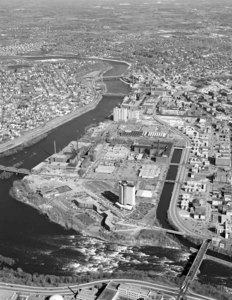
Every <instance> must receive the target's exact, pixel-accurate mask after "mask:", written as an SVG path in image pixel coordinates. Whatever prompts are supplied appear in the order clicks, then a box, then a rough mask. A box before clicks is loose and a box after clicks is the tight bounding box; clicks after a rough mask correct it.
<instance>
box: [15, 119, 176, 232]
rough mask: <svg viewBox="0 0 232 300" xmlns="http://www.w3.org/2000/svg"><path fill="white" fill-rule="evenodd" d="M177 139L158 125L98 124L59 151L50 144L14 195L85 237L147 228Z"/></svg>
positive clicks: (154, 217) (17, 187)
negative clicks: (50, 151)
mask: <svg viewBox="0 0 232 300" xmlns="http://www.w3.org/2000/svg"><path fill="white" fill-rule="evenodd" d="M148 123H149V124H148ZM159 133H160V134H159ZM172 134H173V133H172ZM175 138H176V137H173V136H171V135H170V134H169V132H168V131H167V129H166V128H165V127H163V126H162V125H160V124H159V123H157V122H156V121H152V122H151V121H149V122H147V121H146V120H145V121H140V122H128V123H123V122H122V123H120V122H117V123H116V122H112V121H106V122H104V123H100V124H99V125H96V126H92V127H90V128H87V129H86V132H85V134H84V135H83V136H82V137H81V138H80V139H79V140H76V141H72V142H70V143H69V145H67V146H66V147H65V148H64V149H63V150H62V151H60V152H58V153H57V152H56V145H55V142H54V154H52V155H51V156H49V157H48V158H47V159H46V160H45V161H43V162H41V163H40V164H39V165H37V166H36V167H34V168H33V169H32V170H31V174H30V175H28V176H25V177H24V178H23V180H21V181H19V182H15V184H14V187H13V189H12V193H13V196H14V197H15V198H16V199H18V200H20V201H22V202H25V203H27V204H29V205H31V206H33V207H35V208H36V209H38V210H39V211H40V212H42V213H43V214H46V215H48V217H49V218H50V220H52V221H54V222H56V223H59V224H61V225H63V226H65V227H66V228H72V229H74V230H77V231H81V232H83V233H84V232H85V233H86V232H87V233H91V234H93V233H94V234H95V235H98V234H100V235H102V234H103V233H104V234H105V235H112V234H116V233H117V232H118V233H120V234H121V233H122V232H123V231H126V230H127V229H128V230H132V229H133V228H134V229H136V228H138V226H139V228H141V229H143V228H151V227H152V226H154V224H155V220H156V208H157V204H158V201H159V198H160V194H161V192H162V188H163V184H164V181H165V178H166V175H167V170H168V167H169V163H170V158H171V157H172V153H173V145H174V141H175ZM32 195H33V196H32ZM29 196H30V197H29Z"/></svg>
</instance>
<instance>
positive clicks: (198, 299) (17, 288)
mask: <svg viewBox="0 0 232 300" xmlns="http://www.w3.org/2000/svg"><path fill="white" fill-rule="evenodd" d="M110 281H111V280H110V279H103V280H97V281H92V282H88V283H82V284H79V285H70V288H72V290H74V291H76V290H78V289H80V288H88V287H91V286H93V285H96V284H101V283H108V282H110ZM112 281H115V282H118V283H124V284H125V283H127V284H133V285H138V286H141V287H147V288H149V289H153V290H157V291H161V292H163V293H166V294H168V295H172V296H174V297H176V296H177V295H178V292H179V288H178V287H171V286H169V285H163V284H157V283H152V282H148V281H141V280H134V279H112ZM0 289H2V290H3V289H4V290H9V291H12V292H20V293H25V294H39V295H44V296H48V295H54V294H60V295H63V296H64V295H72V292H71V291H70V289H69V288H68V286H61V287H34V286H27V285H19V284H11V283H4V282H0ZM187 299H191V300H215V299H214V298H210V297H205V296H201V295H199V294H196V293H193V292H189V294H188V295H187Z"/></svg>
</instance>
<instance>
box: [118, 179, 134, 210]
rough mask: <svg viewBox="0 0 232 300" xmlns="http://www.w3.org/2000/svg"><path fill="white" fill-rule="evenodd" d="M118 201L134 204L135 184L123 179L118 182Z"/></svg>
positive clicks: (123, 203) (124, 203)
mask: <svg viewBox="0 0 232 300" xmlns="http://www.w3.org/2000/svg"><path fill="white" fill-rule="evenodd" d="M119 203H120V204H122V205H131V206H135V186H134V185H133V184H131V183H128V182H127V181H125V180H123V181H120V182H119Z"/></svg>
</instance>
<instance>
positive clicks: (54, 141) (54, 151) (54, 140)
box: [54, 140, 56, 154]
mask: <svg viewBox="0 0 232 300" xmlns="http://www.w3.org/2000/svg"><path fill="white" fill-rule="evenodd" d="M54 153H55V154H56V141H55V140H54Z"/></svg>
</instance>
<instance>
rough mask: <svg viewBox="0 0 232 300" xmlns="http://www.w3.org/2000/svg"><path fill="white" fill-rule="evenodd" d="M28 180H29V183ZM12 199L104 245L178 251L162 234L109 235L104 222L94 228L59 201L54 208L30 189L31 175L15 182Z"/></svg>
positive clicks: (173, 241) (54, 203)
mask: <svg viewBox="0 0 232 300" xmlns="http://www.w3.org/2000/svg"><path fill="white" fill-rule="evenodd" d="M27 178H28V179H27ZM10 195H11V197H13V198H14V199H15V200H17V201H18V202H21V203H23V204H25V205H29V206H31V207H32V208H34V209H36V210H37V211H38V212H39V213H40V214H42V215H45V216H46V217H47V218H48V220H49V221H50V222H53V223H55V224H58V225H60V226H61V227H62V228H64V229H65V230H73V231H75V233H79V234H82V235H83V236H88V237H94V238H99V239H101V240H104V241H108V242H113V243H117V244H120V245H126V246H138V245H139V246H148V245H149V246H160V245H162V246H163V247H170V248H175V249H179V248H180V245H179V243H178V242H176V241H175V240H173V239H172V238H170V237H169V236H167V235H166V234H165V233H163V232H159V231H152V230H149V229H148V230H145V229H141V230H135V232H130V230H128V231H125V232H124V233H122V232H120V234H118V233H116V232H114V231H108V230H106V229H104V227H103V226H102V219H101V218H100V219H99V221H98V222H95V223H94V226H93V224H92V223H91V224H89V223H88V222H87V223H86V222H85V220H84V219H83V220H82V219H81V218H78V215H77V216H76V215H75V212H74V211H73V209H71V210H69V209H68V207H65V206H61V205H59V203H58V201H56V202H53V204H52V207H51V205H50V204H49V201H48V200H47V199H44V198H43V197H42V196H40V195H39V194H38V193H34V192H33V191H32V190H31V188H30V175H29V176H26V177H25V178H24V179H23V180H21V181H15V182H14V184H13V187H12V188H11V190H10Z"/></svg>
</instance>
